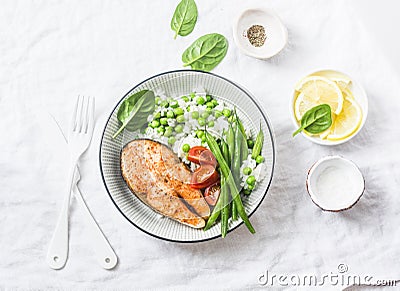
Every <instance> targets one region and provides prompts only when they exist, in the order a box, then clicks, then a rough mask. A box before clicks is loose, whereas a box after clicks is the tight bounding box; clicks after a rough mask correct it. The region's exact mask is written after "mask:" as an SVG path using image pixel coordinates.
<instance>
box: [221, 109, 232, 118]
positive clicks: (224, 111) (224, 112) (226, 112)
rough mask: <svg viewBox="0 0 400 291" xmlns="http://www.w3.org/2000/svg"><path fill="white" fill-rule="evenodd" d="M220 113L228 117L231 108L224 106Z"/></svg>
mask: <svg viewBox="0 0 400 291" xmlns="http://www.w3.org/2000/svg"><path fill="white" fill-rule="evenodd" d="M222 114H223V115H224V116H225V117H229V116H231V110H230V109H228V108H225V109H224V110H222Z"/></svg>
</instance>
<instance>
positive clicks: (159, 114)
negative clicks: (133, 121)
mask: <svg viewBox="0 0 400 291" xmlns="http://www.w3.org/2000/svg"><path fill="white" fill-rule="evenodd" d="M160 117H161V113H160V112H156V113H154V115H153V119H160Z"/></svg>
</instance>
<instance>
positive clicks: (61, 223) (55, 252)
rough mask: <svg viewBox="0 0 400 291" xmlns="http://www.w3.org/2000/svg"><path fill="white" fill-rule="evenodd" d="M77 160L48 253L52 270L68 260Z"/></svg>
mask: <svg viewBox="0 0 400 291" xmlns="http://www.w3.org/2000/svg"><path fill="white" fill-rule="evenodd" d="M76 164H77V160H72V161H71V164H70V170H69V175H68V177H69V178H68V183H69V184H68V192H67V193H65V198H64V202H63V205H62V209H61V213H60V215H59V217H58V220H57V225H56V229H55V230H54V233H53V237H52V239H51V241H50V246H49V250H48V252H47V257H46V261H47V264H48V265H49V266H50V268H52V269H55V270H59V269H62V268H63V267H64V266H65V263H66V262H67V259H68V240H69V234H68V220H69V219H68V217H69V204H70V200H71V189H72V184H73V182H74V180H73V177H74V173H75V169H76Z"/></svg>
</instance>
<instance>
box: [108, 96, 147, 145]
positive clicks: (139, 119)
mask: <svg viewBox="0 0 400 291" xmlns="http://www.w3.org/2000/svg"><path fill="white" fill-rule="evenodd" d="M154 107H155V96H154V92H153V91H150V90H142V91H139V92H137V93H135V94H133V95H131V96H129V97H127V98H126V99H125V100H124V101H123V102H122V104H121V106H120V107H119V109H118V113H117V118H118V120H119V121H120V122H121V127H120V128H119V129H118V131H117V132H116V133H115V134H114V135H113V138H116V137H117V136H118V135H119V134H120V133H121V132H122V130H123V129H124V128H126V129H127V130H129V131H134V130H137V129H140V128H142V126H143V125H145V124H146V123H147V117H148V116H149V115H150V114H151V113H152V112H153V111H154Z"/></svg>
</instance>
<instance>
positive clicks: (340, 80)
mask: <svg viewBox="0 0 400 291" xmlns="http://www.w3.org/2000/svg"><path fill="white" fill-rule="evenodd" d="M312 76H320V77H325V78H327V79H329V80H331V81H333V82H335V83H336V84H337V85H338V86H339V88H340V90H342V91H344V90H345V89H346V88H347V87H349V86H350V83H351V79H350V78H349V77H348V76H346V75H344V74H342V73H340V72H337V71H331V70H326V71H319V72H316V73H314V74H312Z"/></svg>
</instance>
